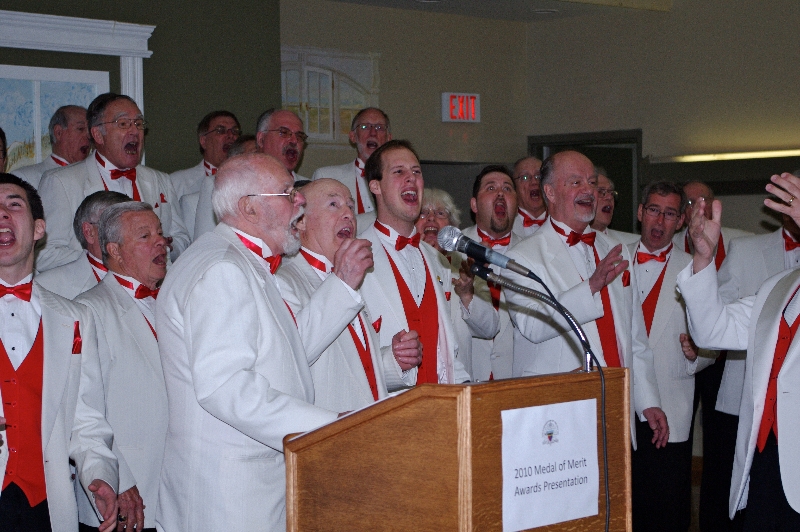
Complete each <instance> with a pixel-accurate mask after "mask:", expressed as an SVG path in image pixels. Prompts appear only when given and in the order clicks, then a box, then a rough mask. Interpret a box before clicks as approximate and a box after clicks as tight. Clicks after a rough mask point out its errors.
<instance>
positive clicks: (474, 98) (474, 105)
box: [442, 92, 481, 122]
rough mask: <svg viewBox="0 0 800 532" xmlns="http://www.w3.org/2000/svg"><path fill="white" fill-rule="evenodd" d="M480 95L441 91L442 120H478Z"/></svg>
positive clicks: (479, 116)
mask: <svg viewBox="0 0 800 532" xmlns="http://www.w3.org/2000/svg"><path fill="white" fill-rule="evenodd" d="M480 121H481V95H480V94H464V93H461V92H443V93H442V122H480Z"/></svg>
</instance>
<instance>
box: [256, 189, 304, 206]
mask: <svg viewBox="0 0 800 532" xmlns="http://www.w3.org/2000/svg"><path fill="white" fill-rule="evenodd" d="M298 192H299V190H297V189H296V188H294V187H292V188H291V189H290V190H289V192H278V193H275V194H268V193H264V194H245V196H244V197H246V198H253V197H255V196H288V197H289V202H290V203H294V199H295V198H296V197H297V193H298Z"/></svg>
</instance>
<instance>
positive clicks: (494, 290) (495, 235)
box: [462, 165, 522, 381]
mask: <svg viewBox="0 0 800 532" xmlns="http://www.w3.org/2000/svg"><path fill="white" fill-rule="evenodd" d="M517 196H518V195H517V193H516V191H515V189H514V182H513V179H512V177H511V172H509V171H508V169H507V168H506V167H505V166H498V165H491V166H487V167H486V168H484V169H482V170H481V172H480V173H479V174H478V176H477V177H476V178H475V181H474V183H473V186H472V198H471V199H470V209H471V210H472V212H473V214H474V216H475V225H473V226H471V227H468V228H466V229H464V235H466V236H467V237H469V238H471V239H472V240H475V241H476V242H481V243H483V244H484V245H485V246H487V247H489V248H491V249H492V250H494V251H497V252H498V253H503V254H505V253H506V251H507V250H508V248H509V247H511V246H513V245H515V244H517V243H518V242H519V241H520V240H522V238H521V237H520V236H519V235H517V234H516V233H514V232H513V231H512V230H511V227H512V225H513V223H514V219H515V218H517V217H516V215H515V213H516V212H517ZM462 258H464V259H465V258H466V256H463V257H462ZM491 268H492V270H493V271H494V272H495V273H502V272H501V270H500V268H499V267H497V266H491ZM475 297H476V298H479V299H481V300H483V301H485V302H487V303H489V304H491V305H492V307H493V308H494V309H495V310H496V311H497V312H498V317H499V319H500V329H499V331H498V333H497V335H496V336H494V338H490V339H484V338H473V339H472V373H471V375H472V379H473V380H475V381H488V380H493V379H509V378H511V374H512V365H513V360H514V324H513V323H512V322H511V318H510V316H509V315H508V302H507V301H506V298H505V294H504V293H503V291H502V290H501V289H500V286H496V285H494V283H492V284H491V285H490V284H489V283H487V281H485V280H483V279H481V278H477V279H475Z"/></svg>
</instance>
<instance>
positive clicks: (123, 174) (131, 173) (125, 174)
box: [111, 168, 136, 183]
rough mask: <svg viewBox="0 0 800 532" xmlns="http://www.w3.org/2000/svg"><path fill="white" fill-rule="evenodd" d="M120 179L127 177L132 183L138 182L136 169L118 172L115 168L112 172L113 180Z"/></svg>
mask: <svg viewBox="0 0 800 532" xmlns="http://www.w3.org/2000/svg"><path fill="white" fill-rule="evenodd" d="M120 177H127V178H128V179H130V180H131V182H132V183H135V182H136V168H128V169H127V170H118V169H116V168H114V169H113V170H111V179H119V178H120Z"/></svg>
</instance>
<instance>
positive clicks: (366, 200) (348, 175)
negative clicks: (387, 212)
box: [311, 159, 375, 212]
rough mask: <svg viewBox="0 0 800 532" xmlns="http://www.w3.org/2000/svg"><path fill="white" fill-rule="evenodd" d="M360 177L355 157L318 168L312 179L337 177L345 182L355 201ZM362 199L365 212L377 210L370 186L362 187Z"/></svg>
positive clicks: (336, 178) (364, 181)
mask: <svg viewBox="0 0 800 532" xmlns="http://www.w3.org/2000/svg"><path fill="white" fill-rule="evenodd" d="M358 177H361V170H359V169H358V168H357V167H356V162H355V159H353V160H352V161H350V162H349V163H346V164H341V165H338V166H324V167H322V168H317V169H316V170H315V171H314V173H313V174H312V175H311V180H312V181H316V180H317V179H323V178H329V179H335V180H336V181H339V182H341V183H343V184H344V185H345V186H346V187H347V188H348V189H349V190H350V194H352V196H353V201H355V200H356V197H357V195H356V179H357V178H358ZM363 183H366V178H364V180H363ZM361 201H362V203H363V204H364V212H372V211H374V210H375V203H374V202H373V200H372V194H371V193H370V192H369V188H368V187H363V188H362V189H361Z"/></svg>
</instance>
